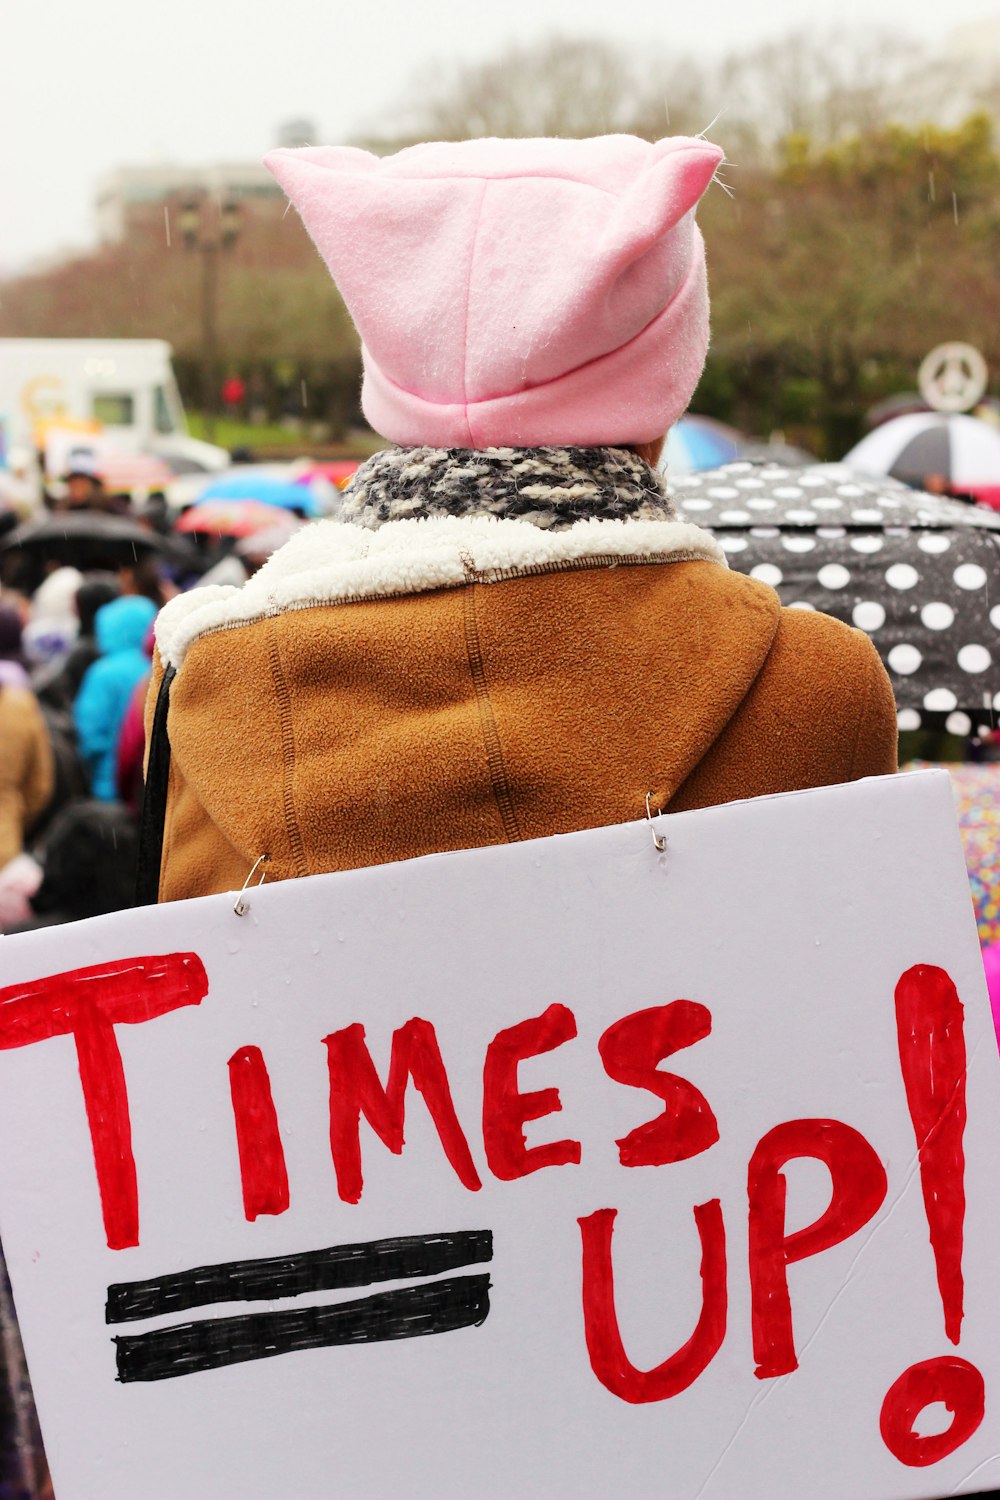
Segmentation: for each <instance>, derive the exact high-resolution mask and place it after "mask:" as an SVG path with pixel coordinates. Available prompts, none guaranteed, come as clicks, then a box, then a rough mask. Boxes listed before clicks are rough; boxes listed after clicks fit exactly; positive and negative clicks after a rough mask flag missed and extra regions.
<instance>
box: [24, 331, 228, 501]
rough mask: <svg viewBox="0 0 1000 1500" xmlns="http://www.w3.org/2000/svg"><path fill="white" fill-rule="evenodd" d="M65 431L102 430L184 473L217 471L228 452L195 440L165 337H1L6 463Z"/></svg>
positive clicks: (38, 448)
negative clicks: (50, 435)
mask: <svg viewBox="0 0 1000 1500" xmlns="http://www.w3.org/2000/svg"><path fill="white" fill-rule="evenodd" d="M59 426H72V427H76V428H78V429H79V430H81V431H85V430H87V429H88V428H89V429H90V430H91V431H94V432H97V431H99V432H101V433H102V434H103V435H104V436H105V437H106V438H108V439H112V440H113V441H114V443H115V444H116V446H118V447H121V448H124V449H134V450H142V451H144V452H147V453H154V454H158V455H159V456H160V457H162V458H163V459H165V460H166V462H167V463H168V464H170V465H171V467H173V468H175V469H176V470H178V471H183V470H187V471H189V472H190V471H193V470H205V471H214V470H216V469H221V468H224V467H225V466H226V465H227V464H228V463H229V455H228V453H227V452H226V450H225V449H224V448H217V447H216V446H215V445H214V444H213V443H203V442H200V441H199V440H198V439H196V438H192V437H189V436H188V434H187V430H186V424H185V419H184V408H183V406H182V404H181V398H180V393H179V392H178V390H177V382H176V380H175V379H174V372H173V368H172V366H171V363H170V345H169V344H167V343H165V342H164V340H163V339H0V465H2V463H3V461H4V459H3V455H4V454H6V455H7V461H8V462H12V461H13V462H16V463H18V466H20V465H21V464H26V463H27V462H28V461H29V458H30V457H31V456H32V455H34V454H37V453H38V452H39V451H41V450H43V449H44V446H45V432H46V430H47V429H50V428H53V427H59Z"/></svg>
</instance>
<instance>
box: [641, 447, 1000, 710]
mask: <svg viewBox="0 0 1000 1500" xmlns="http://www.w3.org/2000/svg"><path fill="white" fill-rule="evenodd" d="M669 487H670V489H671V492H672V494H673V497H674V502H675V504H676V506H677V509H678V511H679V512H680V513H681V515H683V516H684V517H685V518H686V519H688V520H691V521H696V522H698V524H699V525H701V526H705V527H707V528H708V529H709V530H710V531H713V532H715V534H716V535H717V536H718V538H719V541H720V542H721V543H722V546H723V547H724V548H725V550H726V554H727V556H728V558H729V562H730V564H731V566H732V567H734V568H738V569H739V571H740V572H742V573H749V574H750V576H751V577H753V578H759V579H760V580H761V581H762V582H764V583H769V584H771V586H772V587H773V588H775V589H777V591H778V594H779V595H780V597H781V602H782V603H783V604H786V605H790V606H791V607H792V608H797V609H818V610H823V611H824V612H825V613H826V614H829V615H835V616H836V617H837V618H838V619H841V620H844V621H846V622H847V624H849V625H856V626H857V627H858V628H859V629H861V630H864V631H866V632H867V633H868V634H869V635H870V636H871V638H872V640H873V641H874V643H875V645H876V646H877V647H878V650H879V654H880V655H881V657H882V660H883V661H884V662H885V664H886V667H887V668H888V670H889V674H890V677H891V678H892V685H893V688H894V690H895V693H896V703H897V706H898V709H899V724H900V728H901V729H917V728H919V727H920V725H921V723H922V722H923V721H924V719H925V718H926V717H927V716H928V715H930V716H932V720H931V721H932V722H934V723H940V722H942V716H943V719H944V721H945V722H947V726H948V728H949V729H950V730H951V731H952V732H953V733H956V734H967V733H969V731H970V730H971V729H973V728H975V727H978V726H980V725H990V726H992V725H994V724H995V723H997V722H1000V717H998V716H1000V514H998V513H997V512H996V511H992V510H989V509H987V508H986V507H984V506H974V505H966V504H964V503H963V502H961V501H957V500H949V499H945V498H941V497H938V496H936V495H925V494H922V493H921V492H919V491H917V490H911V489H908V488H907V487H906V486H905V485H902V484H898V483H897V482H896V481H894V480H892V479H878V480H874V479H866V478H863V477H860V476H859V475H858V474H856V473H854V472H853V471H852V470H849V469H846V468H844V467H843V466H842V465H834V464H817V465H813V466H811V467H809V468H804V469H788V468H785V467H783V466H779V465H776V464H759V465H757V464H750V463H745V462H743V463H733V464H726V465H725V466H724V467H723V468H719V469H708V470H704V471H703V472H701V473H699V474H678V475H676V476H674V475H671V476H669Z"/></svg>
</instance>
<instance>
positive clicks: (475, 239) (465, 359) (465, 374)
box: [434, 177, 490, 448]
mask: <svg viewBox="0 0 1000 1500" xmlns="http://www.w3.org/2000/svg"><path fill="white" fill-rule="evenodd" d="M489 185H490V181H489V178H485V177H484V178H483V190H482V192H481V193H480V194H479V206H478V207H477V209H476V227H475V229H474V230H473V233H472V247H471V249H470V251H469V269H468V273H467V275H466V278H465V333H464V336H463V338H464V341H463V344H462V414H463V416H464V417H465V430H466V432H467V433H468V435H469V447H470V448H474V447H475V446H476V443H475V439H474V438H473V436H472V428H471V427H470V425H469V304H470V303H471V301H472V271H473V267H474V266H475V264H476V246H477V245H478V244H479V228H480V225H481V224H482V222H483V203H484V202H485V199H486V194H487V191H488V189H489ZM434 404H435V405H436V404H437V403H434Z"/></svg>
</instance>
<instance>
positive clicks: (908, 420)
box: [843, 411, 1000, 509]
mask: <svg viewBox="0 0 1000 1500" xmlns="http://www.w3.org/2000/svg"><path fill="white" fill-rule="evenodd" d="M843 462H844V463H845V464H846V465H848V467H849V468H852V469H856V470H858V471H859V472H861V473H865V474H891V475H892V476H893V478H895V479H902V480H904V481H905V482H906V483H908V484H917V485H926V484H927V482H928V481H929V480H931V479H932V478H933V477H934V476H937V477H938V478H940V479H941V480H943V481H944V483H945V484H946V485H947V486H948V488H949V489H950V490H952V491H955V492H956V493H959V494H968V495H974V496H975V497H976V498H977V499H978V500H981V501H983V502H985V503H986V504H987V505H992V506H994V507H995V508H998V509H1000V429H998V428H997V427H995V426H994V425H993V424H992V423H991V422H984V421H981V420H980V418H978V417H967V416H964V415H961V414H959V413H949V412H937V411H920V412H911V413H909V415H907V416H903V417H894V418H893V419H892V420H891V421H889V422H883V423H882V425H881V427H876V428H875V430H874V432H870V433H869V434H868V436H867V437H864V438H862V439H861V442H860V443H858V444H857V446H856V447H854V448H852V449H851V451H850V453H848V454H845V456H844V460H843Z"/></svg>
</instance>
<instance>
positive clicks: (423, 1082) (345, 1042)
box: [324, 1017, 482, 1203]
mask: <svg viewBox="0 0 1000 1500" xmlns="http://www.w3.org/2000/svg"><path fill="white" fill-rule="evenodd" d="M324 1042H325V1044H326V1050H327V1058H328V1063H329V1069H330V1150H331V1152H332V1154H333V1165H334V1170H335V1171H336V1174H337V1191H338V1192H339V1193H340V1196H341V1198H342V1199H343V1200H344V1202H345V1203H358V1202H360V1199H361V1193H362V1189H363V1187H364V1179H363V1177H362V1174H361V1139H360V1126H361V1116H362V1115H364V1117H365V1119H366V1120H367V1121H368V1123H369V1125H371V1127H372V1129H373V1130H375V1131H376V1133H377V1134H378V1136H379V1137H380V1139H381V1140H382V1142H383V1144H384V1145H386V1146H388V1148H389V1150H390V1151H392V1152H394V1153H395V1155H397V1156H398V1155H399V1154H400V1153H401V1152H402V1149H403V1123H404V1113H405V1097H406V1083H407V1079H408V1078H412V1079H413V1086H414V1088H415V1089H416V1090H417V1092H418V1093H419V1094H421V1095H422V1096H423V1099H424V1102H425V1103H426V1105H427V1108H428V1110H429V1111H430V1115H431V1118H432V1120H433V1121H434V1124H435V1127H436V1129H437V1133H438V1135H439V1137H440V1139H441V1144H442V1146H443V1147H444V1151H445V1155H446V1156H447V1158H448V1160H449V1162H450V1163H451V1165H452V1167H453V1168H454V1169H455V1172H456V1174H457V1176H458V1179H459V1181H460V1182H461V1183H462V1184H463V1186H464V1187H467V1188H469V1190H470V1191H472V1192H476V1191H478V1189H479V1188H481V1187H482V1183H481V1182H480V1180H479V1174H478V1172H477V1171H476V1167H475V1163H474V1162H473V1160H472V1153H471V1151H470V1150H469V1143H468V1141H467V1140H466V1138H465V1134H464V1132H463V1130H462V1127H461V1125H460V1124H459V1122H458V1116H457V1115H456V1113H455V1106H454V1103H453V1102H452V1097H451V1085H450V1084H449V1082H448V1075H447V1073H446V1072H445V1066H444V1062H443V1060H442V1058H441V1049H440V1048H439V1046H438V1040H437V1035H436V1033H435V1031H434V1027H433V1026H432V1025H431V1023H430V1022H429V1021H422V1020H421V1019H420V1018H419V1017H414V1018H413V1020H411V1021H407V1022H406V1024H405V1026H400V1028H399V1030H398V1031H395V1032H394V1033H393V1037H392V1056H391V1059H390V1062H389V1079H388V1082H387V1084H386V1086H385V1088H383V1087H382V1084H381V1083H380V1082H379V1077H378V1074H377V1073H376V1071H375V1065H374V1063H373V1062H372V1059H371V1054H370V1053H369V1051H368V1047H367V1045H366V1043H365V1028H364V1027H363V1026H362V1025H361V1023H360V1022H357V1021H356V1022H355V1023H354V1025H353V1026H345V1027H344V1029H343V1031H335V1032H333V1033H332V1034H331V1035H330V1036H328V1037H325V1038H324Z"/></svg>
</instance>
